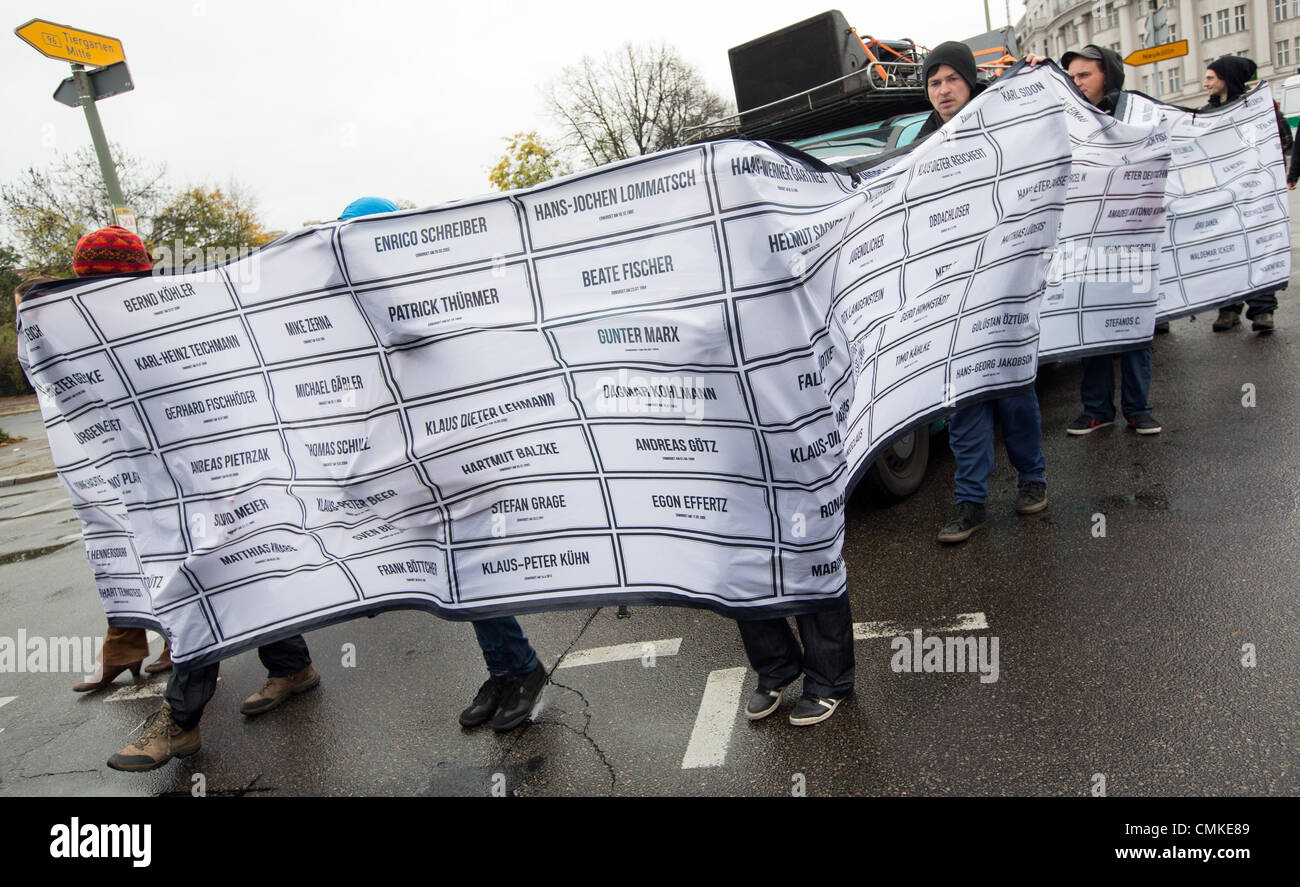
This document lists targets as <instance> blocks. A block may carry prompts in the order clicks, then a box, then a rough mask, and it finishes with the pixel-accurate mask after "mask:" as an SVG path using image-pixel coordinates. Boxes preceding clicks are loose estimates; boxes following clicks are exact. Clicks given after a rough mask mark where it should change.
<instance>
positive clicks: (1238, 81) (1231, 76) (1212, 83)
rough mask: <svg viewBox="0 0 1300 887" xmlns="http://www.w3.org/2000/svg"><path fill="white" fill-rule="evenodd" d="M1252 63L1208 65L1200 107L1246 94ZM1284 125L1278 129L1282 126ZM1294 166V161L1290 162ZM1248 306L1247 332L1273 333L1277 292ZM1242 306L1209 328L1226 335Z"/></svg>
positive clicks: (1225, 311)
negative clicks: (1207, 95) (1206, 98)
mask: <svg viewBox="0 0 1300 887" xmlns="http://www.w3.org/2000/svg"><path fill="white" fill-rule="evenodd" d="M1255 70H1256V67H1255V63H1254V62H1253V61H1251V60H1250V59H1248V58H1245V57H1244V56H1239V55H1225V56H1220V57H1219V58H1217V59H1215V60H1214V61H1212V62H1210V64H1209V67H1208V68H1207V69H1206V71H1205V84H1204V86H1205V89H1206V90H1207V91H1208V92H1209V93H1210V100H1209V101H1208V102H1207V103H1206V104H1205V105H1203V106H1202V107H1201V109H1200V110H1202V111H1209V110H1212V109H1214V108H1218V107H1221V106H1223V105H1226V104H1228V103H1229V102H1233V101H1236V100H1237V99H1239V98H1241V96H1242V95H1243V94H1245V92H1246V83H1247V82H1248V81H1250V80H1254V79H1255ZM1285 125H1286V124H1285V122H1283V123H1282V124H1281V126H1285ZM1281 126H1279V128H1278V134H1279V135H1281ZM1293 164H1294V161H1293ZM1245 304H1246V305H1249V306H1250V307H1249V308H1248V309H1247V311H1246V319H1247V320H1249V321H1251V329H1252V330H1254V331H1255V332H1257V333H1271V332H1272V331H1273V312H1274V311H1276V310H1277V290H1270V291H1269V292H1266V293H1257V294H1256V295H1253V296H1251V297H1250V298H1249V299H1247V300H1246V302H1245ZM1243 307H1244V306H1243V304H1242V303H1241V302H1238V303H1237V304H1235V305H1225V306H1224V307H1222V308H1220V309H1219V316H1218V318H1217V319H1216V320H1215V321H1214V324H1213V325H1212V329H1213V330H1214V331H1215V332H1216V333H1222V332H1226V331H1227V330H1230V329H1232V328H1233V327H1235V326H1240V325H1241V309H1242V308H1243Z"/></svg>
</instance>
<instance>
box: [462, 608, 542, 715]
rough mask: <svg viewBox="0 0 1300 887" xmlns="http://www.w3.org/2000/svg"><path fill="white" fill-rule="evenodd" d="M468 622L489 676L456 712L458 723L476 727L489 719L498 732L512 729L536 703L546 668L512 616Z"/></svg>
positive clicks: (517, 621)
mask: <svg viewBox="0 0 1300 887" xmlns="http://www.w3.org/2000/svg"><path fill="white" fill-rule="evenodd" d="M472 624H473V626H474V636H475V637H476V638H477V639H478V645H479V649H480V650H482V651H483V662H484V663H485V664H486V665H487V669H488V675H489V677H488V679H487V680H486V681H485V682H484V683H483V686H481V687H479V690H478V693H477V694H476V695H475V696H474V701H473V702H471V703H470V704H469V707H468V708H466V709H465V710H464V711H463V712H461V713H460V723H461V726H463V727H477V726H478V725H480V724H483V723H486V722H488V721H489V720H490V721H491V726H492V729H493V730H496V731H497V732H498V733H504V732H506V731H508V730H513V729H514V728H515V727H518V726H519V725H520V724H522V723H523V722H524V721H525V720H526V719H527V717H528V715H529V713H530V712H531V711H532V710H533V706H534V705H536V703H537V697H538V696H539V695H541V692H542V687H544V686H545V685H546V679H547V675H546V669H545V668H543V667H542V663H541V661H540V660H539V659H538V658H537V652H536V651H535V650H534V649H533V645H532V644H530V643H529V642H528V638H527V637H526V636H525V635H524V630H523V628H522V627H521V626H520V625H519V620H517V619H515V618H514V617H513V616H502V617H499V618H496V619H479V620H476V621H475V622H474V623H472Z"/></svg>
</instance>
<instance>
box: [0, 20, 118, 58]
mask: <svg viewBox="0 0 1300 887" xmlns="http://www.w3.org/2000/svg"><path fill="white" fill-rule="evenodd" d="M14 33H15V34H17V35H18V37H19V38H20V39H21V40H23V41H24V42H25V43H27V44H28V45H29V46H31V47H32V49H35V50H36V51H37V52H39V53H40V54H41V55H44V56H47V57H49V58H52V59H58V60H60V61H64V62H78V63H80V64H83V65H93V66H95V67H99V68H102V67H107V66H108V65H111V64H114V63H115V62H124V61H126V53H125V52H124V51H123V49H122V41H121V40H118V39H117V38H116V37H106V36H104V35H103V34H95V33H93V32H91V31H80V30H77V29H76V28H69V27H68V26H67V25H60V24H56V23H54V22H47V21H45V20H44V19H39V18H34V19H32V20H31V21H29V22H28V23H27V24H25V25H21V26H19V27H17V28H14Z"/></svg>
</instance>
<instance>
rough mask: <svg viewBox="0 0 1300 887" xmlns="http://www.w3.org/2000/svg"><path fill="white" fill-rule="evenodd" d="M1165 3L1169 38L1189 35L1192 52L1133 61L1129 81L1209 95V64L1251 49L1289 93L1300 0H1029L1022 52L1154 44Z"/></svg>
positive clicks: (1182, 95) (1299, 55) (1159, 90)
mask: <svg viewBox="0 0 1300 887" xmlns="http://www.w3.org/2000/svg"><path fill="white" fill-rule="evenodd" d="M1157 8H1160V9H1163V10H1164V13H1165V21H1166V23H1167V25H1168V27H1169V35H1168V40H1167V41H1165V42H1172V41H1174V40H1184V39H1185V40H1187V42H1188V54H1187V55H1186V56H1184V57H1183V58H1179V59H1171V60H1169V61H1164V62H1159V63H1156V64H1148V65H1141V66H1126V67H1125V69H1124V71H1125V74H1124V76H1125V80H1124V86H1125V87H1127V88H1128V89H1135V90H1140V91H1142V92H1145V93H1146V94H1147V95H1150V96H1158V97H1159V98H1160V99H1162V100H1164V101H1167V102H1170V103H1172V104H1176V105H1186V106H1189V107H1193V108H1198V107H1200V106H1201V105H1203V104H1204V103H1205V101H1206V92H1205V89H1204V88H1203V87H1202V86H1201V82H1202V81H1203V80H1204V79H1205V66H1206V65H1207V64H1209V63H1210V62H1212V61H1214V60H1215V59H1216V58H1218V57H1219V56H1221V55H1244V56H1246V57H1248V58H1250V59H1253V60H1254V61H1255V63H1256V64H1257V65H1258V66H1259V76H1260V77H1261V78H1264V79H1267V80H1268V81H1269V83H1270V85H1271V86H1272V87H1273V95H1274V98H1278V99H1280V98H1281V89H1280V86H1281V82H1282V81H1283V80H1285V79H1286V78H1287V77H1290V76H1292V75H1293V74H1296V73H1297V70H1298V69H1300V0H1028V2H1027V3H1026V8H1025V15H1024V17H1023V18H1022V19H1021V20H1020V21H1019V22H1018V23H1017V25H1016V36H1017V38H1018V39H1019V42H1020V52H1021V54H1025V53H1034V54H1036V55H1044V56H1047V57H1049V58H1052V59H1055V60H1057V61H1058V62H1059V61H1060V58H1061V56H1062V54H1064V53H1065V52H1067V51H1068V50H1071V49H1078V48H1079V47H1080V46H1083V45H1084V44H1086V43H1095V44H1097V45H1098V46H1107V47H1109V48H1111V49H1113V50H1115V51H1116V52H1118V53H1119V54H1120V55H1121V56H1127V55H1128V54H1129V53H1130V52H1133V51H1134V50H1137V49H1141V48H1142V47H1144V46H1146V45H1148V42H1146V41H1145V39H1144V38H1145V31H1146V27H1147V21H1148V16H1149V15H1150V14H1151V13H1152V12H1153V11H1154V10H1156V9H1157Z"/></svg>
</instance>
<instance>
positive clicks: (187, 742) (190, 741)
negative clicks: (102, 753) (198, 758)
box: [108, 703, 200, 772]
mask: <svg viewBox="0 0 1300 887" xmlns="http://www.w3.org/2000/svg"><path fill="white" fill-rule="evenodd" d="M199 746H200V742H199V728H198V725H197V724H196V725H195V726H194V729H193V730H182V729H181V728H180V725H179V724H177V723H176V722H175V721H173V720H172V710H171V709H170V708H169V707H168V706H167V704H166V703H164V704H163V707H162V708H160V709H158V710H157V711H156V712H154V713H153V714H151V715H149V717H148V718H147V719H146V720H145V722H144V725H143V733H141V735H140V738H139V739H137V740H136V741H135V742H133V743H131V744H130V745H128V746H127V747H126V748H124V749H122V750H121V751H119V752H118V753H117V754H115V755H113V756H112V757H111V758H109V759H108V766H110V767H112V768H113V769H114V770H127V771H131V772H135V771H140V770H154V769H156V768H158V767H161V766H162V765H163V764H166V763H167V762H168V761H170V760H171V759H172V758H183V757H186V756H187V755H192V754H194V753H195V752H196V751H198V750H199Z"/></svg>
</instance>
